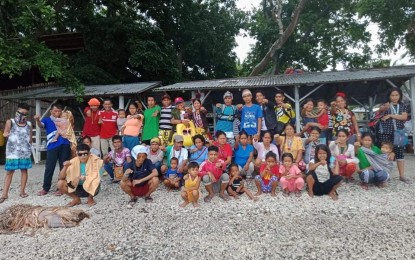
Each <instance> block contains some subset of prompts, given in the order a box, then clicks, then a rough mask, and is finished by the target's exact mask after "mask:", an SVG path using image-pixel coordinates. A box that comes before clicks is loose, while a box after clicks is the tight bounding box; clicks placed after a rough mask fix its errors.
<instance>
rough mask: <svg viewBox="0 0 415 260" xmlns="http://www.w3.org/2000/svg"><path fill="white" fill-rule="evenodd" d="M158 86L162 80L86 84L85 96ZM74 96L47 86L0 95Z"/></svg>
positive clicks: (11, 96)
mask: <svg viewBox="0 0 415 260" xmlns="http://www.w3.org/2000/svg"><path fill="white" fill-rule="evenodd" d="M157 86H161V82H138V83H129V84H115V85H94V86H85V93H84V95H83V97H98V96H99V97H107V96H116V95H128V94H138V93H142V92H144V91H146V90H149V89H152V88H154V87H157ZM72 97H74V94H73V93H70V92H67V91H66V90H65V88H64V87H47V88H37V89H30V90H28V91H23V92H20V93H17V94H13V95H8V96H0V99H56V98H72Z"/></svg>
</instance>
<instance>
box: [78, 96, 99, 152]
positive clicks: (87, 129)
mask: <svg viewBox="0 0 415 260" xmlns="http://www.w3.org/2000/svg"><path fill="white" fill-rule="evenodd" d="M88 105H89V106H88V107H86V108H85V109H84V114H85V124H84V128H83V130H82V133H81V136H82V138H84V137H85V136H89V137H90V138H91V142H92V144H91V148H95V149H97V150H98V151H101V145H100V142H99V132H100V131H101V126H100V125H99V124H98V108H99V106H100V105H101V103H100V102H99V100H98V99H96V98H91V99H90V100H89V101H88Z"/></svg>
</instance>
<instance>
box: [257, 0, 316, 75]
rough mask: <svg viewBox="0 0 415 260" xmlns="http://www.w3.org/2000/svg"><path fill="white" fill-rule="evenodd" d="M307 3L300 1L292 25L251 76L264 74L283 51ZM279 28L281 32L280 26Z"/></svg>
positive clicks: (305, 0)
mask: <svg viewBox="0 0 415 260" xmlns="http://www.w3.org/2000/svg"><path fill="white" fill-rule="evenodd" d="M307 1H308V0H300V2H299V3H298V5H297V7H296V8H295V10H294V12H293V14H292V18H291V22H290V24H289V25H288V26H287V28H286V29H285V31H284V32H283V33H282V35H281V34H280V37H278V39H277V40H276V41H275V42H274V43H273V44H272V46H271V48H270V49H269V50H268V52H267V54H265V56H264V58H262V60H261V61H260V62H259V63H258V64H257V65H256V66H255V67H254V69H253V70H252V72H251V74H250V76H258V75H259V74H260V73H261V72H263V71H264V70H265V68H266V67H267V65H268V64H269V63H270V61H271V59H272V58H273V57H274V55H275V52H276V51H277V50H279V49H281V48H282V46H284V44H285V42H286V41H287V40H288V38H289V37H290V36H291V34H292V33H293V32H294V29H295V27H296V26H297V24H298V20H299V18H300V14H301V12H302V11H303V9H304V6H305V4H306V3H307ZM278 26H279V28H280V30H281V27H280V25H278ZM281 26H282V22H281Z"/></svg>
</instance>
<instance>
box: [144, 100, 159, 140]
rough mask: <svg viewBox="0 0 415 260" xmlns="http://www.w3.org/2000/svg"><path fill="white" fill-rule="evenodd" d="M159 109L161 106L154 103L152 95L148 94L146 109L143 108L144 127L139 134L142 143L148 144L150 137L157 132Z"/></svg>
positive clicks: (156, 134)
mask: <svg viewBox="0 0 415 260" xmlns="http://www.w3.org/2000/svg"><path fill="white" fill-rule="evenodd" d="M160 111H161V108H160V106H159V105H157V104H156V100H155V99H154V96H148V97H147V109H146V110H144V127H143V133H142V136H141V139H142V143H145V144H146V145H150V141H151V139H152V138H154V137H157V136H158V134H159V121H160Z"/></svg>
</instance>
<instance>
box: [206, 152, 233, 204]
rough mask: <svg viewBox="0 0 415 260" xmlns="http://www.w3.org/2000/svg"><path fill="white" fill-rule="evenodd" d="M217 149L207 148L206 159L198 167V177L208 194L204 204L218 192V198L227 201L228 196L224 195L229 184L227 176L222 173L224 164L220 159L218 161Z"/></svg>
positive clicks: (224, 167)
mask: <svg viewBox="0 0 415 260" xmlns="http://www.w3.org/2000/svg"><path fill="white" fill-rule="evenodd" d="M218 151H219V149H218V147H216V146H209V148H208V159H207V160H206V161H204V162H203V163H202V164H201V165H200V167H199V177H201V178H202V181H203V184H204V185H205V188H206V191H207V192H208V193H209V194H208V195H207V196H206V197H205V198H204V201H205V202H210V201H211V200H212V198H213V197H214V196H215V193H214V191H215V192H218V191H219V197H221V198H222V199H223V200H225V201H228V200H229V196H228V195H226V194H225V190H226V187H227V186H228V182H229V175H228V174H227V173H224V171H225V169H226V163H225V162H224V161H223V160H222V159H218Z"/></svg>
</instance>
